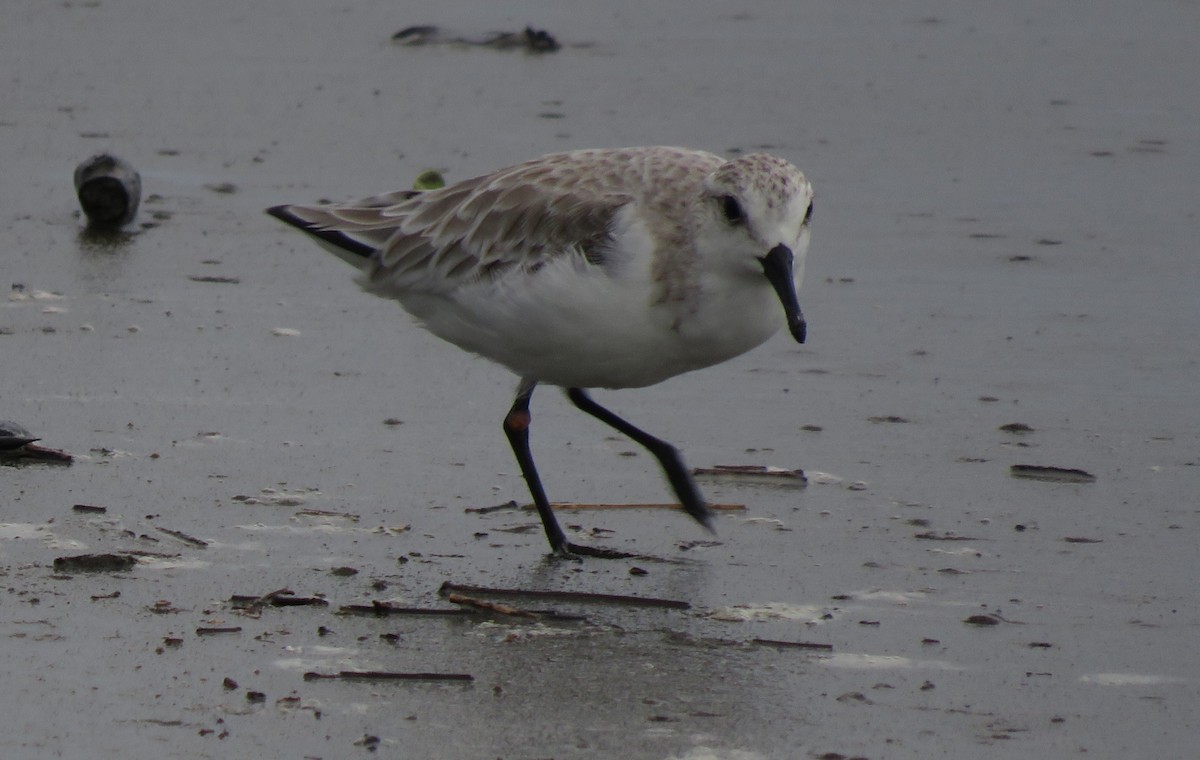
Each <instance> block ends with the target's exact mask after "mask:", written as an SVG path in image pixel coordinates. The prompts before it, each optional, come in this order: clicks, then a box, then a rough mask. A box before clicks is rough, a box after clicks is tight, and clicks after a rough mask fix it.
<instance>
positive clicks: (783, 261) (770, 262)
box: [759, 243, 808, 343]
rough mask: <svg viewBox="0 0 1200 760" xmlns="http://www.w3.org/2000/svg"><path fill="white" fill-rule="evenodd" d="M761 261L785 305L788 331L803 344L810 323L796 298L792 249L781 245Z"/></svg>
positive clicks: (781, 301) (780, 300)
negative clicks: (806, 320)
mask: <svg viewBox="0 0 1200 760" xmlns="http://www.w3.org/2000/svg"><path fill="white" fill-rule="evenodd" d="M759 261H761V262H762V268H763V274H765V275H766V276H767V280H768V281H770V283H771V287H773V288H775V295H777V296H779V302H780V303H782V304H783V313H784V314H785V315H786V316H787V326H788V330H789V331H790V332H791V333H792V337H793V338H795V339H796V342H797V343H803V342H804V339H805V338H807V337H808V323H807V322H805V321H804V314H803V312H801V311H800V301H799V299H797V298H796V281H795V280H794V279H792V249H791V248H788V247H787V246H786V245H783V244H782V243H780V244H779V245H777V246H775V247H774V248H772V249H771V250H770V252H769V253H768V254H767V255H766V256H763V257H762V258H761V259H759Z"/></svg>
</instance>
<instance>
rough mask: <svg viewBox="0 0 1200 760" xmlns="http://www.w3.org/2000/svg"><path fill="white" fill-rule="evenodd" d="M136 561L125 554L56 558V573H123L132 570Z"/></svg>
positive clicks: (80, 555) (78, 555) (79, 555)
mask: <svg viewBox="0 0 1200 760" xmlns="http://www.w3.org/2000/svg"><path fill="white" fill-rule="evenodd" d="M136 564H137V560H136V559H134V558H133V557H130V556H129V555H127V554H77V555H75V556H74V557H56V558H55V559H54V572H56V573H123V572H126V571H128V570H132V569H133V566H134V565H136Z"/></svg>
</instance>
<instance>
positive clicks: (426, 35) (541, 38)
mask: <svg viewBox="0 0 1200 760" xmlns="http://www.w3.org/2000/svg"><path fill="white" fill-rule="evenodd" d="M392 41H393V42H398V43H400V44H402V45H408V46H412V47H416V46H418V45H436V44H447V43H453V44H457V45H474V46H478V47H490V48H495V49H497V50H513V49H516V48H522V49H524V50H526V51H528V52H530V53H553V52H555V51H556V50H558V49H559V48H561V47H562V45H560V44H559V43H558V40H556V39H554V37H553V36H552V35H551V34H550V33H549V32H547V31H546V30H545V29H534V28H533V27H532V26H527V27H525V29H524V30H523V31H520V32H492V33H490V34H486V35H484V36H482V37H476V38H471V37H454V36H450V35H448V34H446V33H445V32H444V31H443V30H442V29H440V28H438V27H436V26H434V25H432V24H418V25H416V26H408V27H405V28H403V29H401V30H400V31H398V32H396V33H395V34H393V35H392Z"/></svg>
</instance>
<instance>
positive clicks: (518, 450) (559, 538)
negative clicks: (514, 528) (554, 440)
mask: <svg viewBox="0 0 1200 760" xmlns="http://www.w3.org/2000/svg"><path fill="white" fill-rule="evenodd" d="M536 385H537V383H535V382H533V381H529V380H525V381H522V382H521V387H520V388H519V389H518V390H517V398H516V399H515V400H514V401H513V405H512V408H511V409H509V410H508V414H507V415H506V416H505V417H504V434H505V435H506V436H508V443H509V445H510V446H512V450H513V454H515V455H516V457H517V464H518V465H520V467H521V474H522V475H524V476H525V483H526V484H527V485H528V486H529V494H530V495H531V496H533V503H534V506H536V507H537V511H538V515H539V516H540V517H541V518H542V527H543V528H545V529H546V540H548V541H549V542H550V548H551V549H552V550H553V551H554V552H555V553H556V554H565V553H566V550H567V536H566V534H565V533H563V529H562V528H561V527H560V526H559V524H558V519H557V518H555V517H554V512H553V511H552V510H551V509H550V501H549V500H548V499H547V498H546V491H545V489H543V488H542V479H541V478H540V477H538V472H537V467H536V466H534V464H533V453H532V452H530V450H529V422H530V414H529V397H530V396H531V395H533V389H534V387H535V386H536Z"/></svg>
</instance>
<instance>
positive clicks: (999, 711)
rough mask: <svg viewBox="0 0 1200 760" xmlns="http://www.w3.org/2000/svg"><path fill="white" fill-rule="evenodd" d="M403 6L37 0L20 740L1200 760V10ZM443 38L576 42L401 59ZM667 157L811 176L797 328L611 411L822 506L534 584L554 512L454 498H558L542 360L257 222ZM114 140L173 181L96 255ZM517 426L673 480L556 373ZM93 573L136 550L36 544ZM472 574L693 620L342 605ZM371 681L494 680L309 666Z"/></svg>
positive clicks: (12, 574)
mask: <svg viewBox="0 0 1200 760" xmlns="http://www.w3.org/2000/svg"><path fill="white" fill-rule="evenodd" d="M412 13H415V11H409V10H406V9H404V8H402V7H400V6H398V5H396V4H395V3H385V2H367V3H355V4H349V5H347V4H341V5H337V6H336V7H333V6H328V4H320V3H303V4H291V5H289V6H288V7H287V9H286V10H285V9H283V8H279V9H275V10H273V11H265V10H257V9H255V8H253V7H248V6H246V4H244V3H234V2H224V1H222V2H209V3H203V4H200V3H193V4H161V3H143V2H133V1H124V0H100V2H67V3H52V4H51V3H43V2H15V3H9V4H8V7H7V8H6V14H5V15H6V21H5V24H3V25H2V26H0V50H2V51H3V54H2V55H3V60H4V73H3V74H2V75H0V76H2V78H3V82H4V109H3V112H2V113H0V146H2V149H3V155H4V156H5V161H4V163H5V181H4V182H3V183H0V257H2V261H3V273H4V278H3V282H2V283H0V284H2V285H3V287H4V289H5V291H6V292H5V293H4V295H5V300H4V301H3V303H0V360H2V366H3V370H4V371H3V372H2V373H0V419H11V420H16V421H18V422H21V423H22V424H24V425H25V426H26V427H28V428H30V429H32V430H33V431H34V432H35V434H37V435H40V436H41V437H42V439H43V441H42V444H43V445H46V446H49V447H52V448H57V449H63V450H66V451H69V452H72V453H73V454H75V455H76V461H75V463H74V465H72V466H70V467H61V466H52V465H30V466H23V467H13V466H4V467H0V493H2V494H3V501H2V513H0V576H2V577H3V584H2V586H3V592H2V593H0V668H3V671H4V674H5V679H4V680H5V687H4V689H2V690H0V729H2V730H0V754H2V755H3V756H4V757H6V758H25V757H28V758H34V757H37V758H41V757H112V758H116V757H121V758H129V757H171V758H208V757H212V758H226V757H264V758H272V757H280V758H298V757H321V758H343V757H356V756H369V755H370V754H371V753H375V754H376V755H378V756H387V757H401V756H403V757H438V758H478V757H503V758H550V757H553V758H573V757H578V758H599V757H626V758H650V759H653V760H667V759H668V758H670V759H680V758H687V759H688V760H702V759H703V760H710V759H715V760H757V759H758V758H792V757H815V758H839V757H846V758H849V757H862V758H871V759H872V760H882V759H883V758H929V757H972V758H987V757H1011V756H1014V754H1015V755H1018V756H1022V757H1088V758H1093V759H1094V758H1126V757H1135V756H1137V757H1163V758H1167V757H1184V756H1188V755H1190V754H1192V753H1194V748H1195V737H1196V736H1197V735H1198V729H1200V726H1198V724H1197V717H1196V716H1197V712H1196V704H1197V700H1198V698H1200V689H1198V685H1200V659H1197V657H1196V656H1195V644H1196V641H1197V637H1198V636H1200V611H1198V610H1200V605H1198V604H1197V602H1198V601H1200V599H1198V597H1200V592H1198V591H1197V588H1196V580H1195V579H1196V578H1197V576H1198V575H1200V572H1198V571H1200V559H1197V556H1198V555H1197V552H1196V546H1197V543H1198V531H1200V505H1198V504H1197V500H1196V493H1197V485H1200V471H1198V469H1197V462H1198V458H1200V432H1198V431H1200V405H1198V404H1197V403H1196V401H1195V394H1196V378H1197V372H1198V366H1197V360H1198V358H1200V298H1197V296H1196V283H1197V282H1200V258H1198V257H1197V256H1196V255H1195V254H1196V250H1195V248H1196V242H1195V241H1196V233H1197V228H1198V224H1197V218H1196V197H1197V194H1196V179H1195V178H1196V176H1197V173H1198V170H1200V149H1198V147H1197V142H1196V129H1195V125H1196V123H1197V122H1198V121H1200V114H1198V113H1197V110H1198V109H1200V85H1198V84H1197V78H1196V76H1195V72H1196V67H1195V63H1196V58H1195V49H1194V39H1193V37H1194V30H1195V29H1196V28H1198V27H1200V9H1197V8H1196V7H1195V6H1194V5H1190V4H1186V3H1177V2H1150V3H1141V4H1138V5H1137V6H1136V7H1134V6H1132V5H1130V4H1127V3H1119V2H1101V3H1092V4H1089V5H1087V6H1086V7H1085V6H1077V5H1071V4H1061V3H1059V4H1049V5H1047V4H1045V3H1040V2H1017V3H1004V4H994V3H981V2H975V3H967V4H959V5H955V6H953V7H951V6H947V5H945V4H943V3H931V2H900V3H889V4H883V5H879V4H876V5H861V4H847V3H836V4H822V3H793V2H780V3H763V4H759V5H756V6H754V7H751V8H747V9H745V10H734V9H732V8H731V7H730V6H729V5H728V4H727V3H659V4H650V5H647V4H644V3H621V4H615V5H614V4H591V5H589V6H587V7H583V6H572V7H569V8H568V7H559V6H549V5H547V6H541V7H538V8H536V9H534V10H530V11H529V13H530V15H529V16H524V15H514V13H513V11H512V10H511V9H509V8H507V7H502V6H500V5H498V4H494V3H482V2H474V3H472V2H458V3H453V2H452V3H444V4H441V5H439V6H438V7H437V9H436V10H433V11H430V12H429V14H430V15H426V16H413V15H410V14H412ZM413 24H437V25H440V26H441V27H442V28H443V29H444V30H446V31H447V32H448V33H449V34H450V35H451V36H462V37H467V38H472V39H478V38H481V37H484V36H485V35H487V33H488V32H491V31H493V30H506V31H520V30H521V29H523V28H524V26H525V25H526V24H532V25H534V26H536V27H539V28H544V29H546V30H548V31H549V32H550V33H551V34H553V35H554V36H555V37H556V38H557V39H558V40H559V41H560V42H561V43H562V45H563V47H562V49H561V50H559V51H558V52H556V53H553V54H548V55H541V56H538V55H530V54H526V53H524V52H521V51H519V50H518V51H503V50H496V49H493V48H489V47H476V46H467V45H456V44H433V45H426V46H421V47H406V46H401V45H397V44H395V43H393V42H391V41H390V36H391V34H392V33H393V32H395V31H397V30H399V29H401V28H403V27H406V26H410V25H413ZM654 143H666V144H682V145H689V146H694V147H701V148H707V149H711V150H715V151H719V152H725V153H729V152H732V151H739V150H741V151H747V150H753V149H759V148H766V149H769V150H771V151H773V152H776V153H778V154H780V155H782V156H785V157H786V158H788V159H789V160H791V161H793V162H794V163H796V164H797V165H798V166H800V167H801V168H802V169H803V170H804V171H805V172H806V173H807V174H808V175H809V178H810V179H811V180H812V182H813V183H814V185H815V187H816V191H817V211H816V217H815V221H814V223H815V227H814V235H813V245H812V248H811V251H810V257H809V265H808V269H807V277H808V280H807V282H806V283H805V286H804V288H803V291H802V293H801V303H802V304H803V306H804V309H805V313H806V315H807V316H808V319H809V324H810V333H809V335H810V337H809V343H808V344H806V345H805V346H803V347H797V346H796V345H795V344H793V343H791V342H790V341H789V339H788V338H787V336H785V335H780V336H778V337H777V338H775V339H774V340H772V341H771V342H769V343H768V344H767V345H765V346H763V347H761V348H759V349H757V350H756V351H754V352H752V353H750V354H748V355H746V356H744V357H741V358H739V359H738V360H735V361H732V362H729V363H728V364H725V365H723V366H720V367H716V368H713V369H710V370H706V371H703V372H699V373H695V374H692V375H688V376H684V377H680V378H677V379H674V380H672V381H669V382H666V383H663V384H662V385H660V386H657V387H654V388H649V389H644V390H639V391H625V392H616V393H601V394H598V395H597V397H598V398H599V399H600V400H601V401H602V402H604V403H608V404H610V405H611V406H612V407H613V408H614V409H615V410H617V411H619V412H620V413H623V414H624V415H626V416H627V417H628V418H630V419H631V420H633V421H635V422H637V423H638V424H641V425H642V426H644V427H646V428H647V429H649V430H651V431H653V432H655V433H656V434H659V435H661V436H663V437H665V438H667V439H668V440H671V441H674V442H676V443H677V444H679V445H680V447H681V448H682V449H683V451H684V452H685V455H686V457H687V458H688V460H689V461H690V463H691V464H692V465H695V466H702V467H708V466H712V465H716V464H758V465H771V466H778V467H785V468H796V467H799V468H804V469H805V470H806V471H807V472H808V474H809V477H810V484H809V485H808V487H807V488H786V487H769V486H762V485H759V484H755V483H751V482H745V481H737V480H705V481H703V482H702V486H703V487H704V488H705V490H706V492H707V493H708V495H709V497H710V498H711V499H712V500H713V501H715V502H721V503H732V504H744V505H745V506H746V509H745V510H744V511H730V512H723V513H721V516H720V518H719V521H718V522H719V533H718V536H717V538H716V539H715V543H713V541H714V539H713V538H712V537H711V536H708V535H706V534H704V533H703V532H702V531H701V530H700V529H699V528H698V527H697V526H695V525H694V524H693V523H691V522H690V521H689V520H688V519H686V518H685V517H683V516H682V515H680V514H676V513H672V512H668V511H665V510H655V509H644V510H632V511H599V510H588V511H580V512H575V513H567V514H564V521H565V522H566V523H567V524H568V525H570V526H572V527H571V530H572V533H573V534H574V537H575V540H577V541H581V542H595V543H597V544H603V545H606V546H611V547H614V548H618V549H622V550H626V551H631V552H636V553H639V554H642V555H645V556H644V557H643V558H639V559H636V560H628V561H596V560H589V561H587V562H584V563H581V564H575V563H564V562H555V561H550V560H547V559H546V558H545V557H544V553H545V547H544V540H543V538H542V537H541V535H540V528H539V527H538V526H537V521H536V518H535V517H534V516H533V515H532V514H530V513H528V512H521V511H517V510H501V511H496V512H490V513H482V514H481V513H475V512H468V511H467V509H468V508H473V507H482V506H491V505H497V504H502V503H505V502H508V501H509V500H517V501H518V502H523V501H525V500H526V498H527V496H526V491H525V486H524V483H523V481H522V480H521V478H520V476H519V474H518V473H517V471H516V467H515V465H514V464H513V463H512V461H511V454H510V452H509V451H508V449H507V446H506V445H505V442H504V439H503V436H502V434H501V431H500V419H501V417H502V415H503V414H504V412H505V410H506V409H507V406H508V404H509V403H510V400H511V393H512V390H513V387H514V381H513V379H512V378H511V377H509V376H508V375H507V374H506V373H505V372H504V371H503V370H501V369H498V368H495V367H492V366H489V365H487V364H486V363H484V362H482V361H479V360H476V359H473V358H472V357H470V356H466V355H464V354H462V353H460V352H459V351H457V349H454V348H453V347H451V346H447V345H445V344H442V343H440V342H439V341H437V340H436V339H435V338H432V337H431V336H428V335H426V334H425V333H423V332H422V331H421V330H420V328H418V327H416V326H415V325H413V324H412V323H411V322H410V321H409V320H408V319H407V318H406V317H405V316H404V315H403V313H402V312H401V311H400V310H399V308H398V307H397V306H396V305H395V304H391V303H386V302H383V301H378V300H375V299H372V298H370V297H368V296H366V295H363V294H361V293H360V292H358V290H357V288H356V286H355V285H354V284H353V283H352V281H351V277H350V274H351V272H350V271H349V269H348V268H347V267H346V266H345V265H344V264H342V263H341V262H339V261H337V260H336V259H334V258H333V257H330V256H328V255H326V254H324V253H323V252H321V251H320V250H319V249H318V248H316V247H315V246H313V245H311V244H310V243H309V242H307V241H305V240H303V239H302V238H301V237H300V236H298V235H297V234H295V233H293V232H290V231H288V230H286V229H284V228H283V227H282V226H281V225H279V224H278V223H276V222H275V221H274V220H271V219H269V218H268V217H266V216H264V215H263V214H262V213H261V209H262V208H263V207H265V206H268V205H272V204H275V203H281V202H288V201H310V200H316V199H320V198H329V199H343V198H350V197H354V196H361V195H365V194H370V193H374V192H382V191H387V190H393V189H397V188H400V187H405V186H408V185H409V184H410V183H411V182H412V180H413V179H414V178H415V177H416V176H417V175H418V174H419V173H420V172H421V171H423V170H425V169H429V168H436V169H439V170H441V171H442V172H444V173H445V175H446V176H447V177H448V178H449V179H451V180H453V179H456V178H462V177H467V176H470V175H472V174H475V173H478V172H482V171H487V170H490V169H493V168H497V167H500V166H503V165H505V164H508V163H511V162H515V161H518V160H521V159H524V158H528V157H530V156H534V155H538V154H541V153H546V152H550V151H554V150H560V149H566V148H577V147H594V146H617V145H638V144H654ZM101 150H107V151H111V152H113V153H116V154H117V155H120V156H122V157H124V158H126V159H127V160H129V161H130V162H131V163H132V164H133V165H134V166H136V167H137V168H138V169H139V170H140V171H141V174H142V180H143V187H144V202H143V207H142V209H141V212H140V214H139V216H138V219H137V220H136V221H135V222H134V224H133V225H131V226H130V227H129V228H128V230H127V232H128V234H126V235H123V236H118V237H114V238H97V237H95V236H90V235H87V234H84V233H83V224H82V221H81V219H80V218H79V215H78V213H77V211H76V209H77V206H76V202H75V199H74V193H73V188H72V186H71V171H72V169H73V168H74V166H75V165H76V164H77V163H79V162H80V161H82V160H83V159H85V158H87V157H88V156H89V155H91V154H92V153H95V152H97V151H101ZM534 415H535V422H534V434H533V435H534V438H533V440H534V446H535V453H536V456H537V459H538V462H539V464H540V466H541V467H542V469H543V473H544V475H545V479H546V484H547V487H548V489H549V491H550V493H551V497H552V498H553V499H555V500H559V501H574V502H597V503H599V502H604V503H612V502H616V503H637V502H659V501H665V500H666V489H665V486H664V484H663V483H662V482H661V477H660V475H659V473H658V472H657V469H656V467H655V466H654V463H653V461H652V460H651V459H650V458H649V457H648V456H647V455H646V454H645V453H644V452H641V451H635V446H634V445H633V444H631V443H629V442H627V441H623V440H618V439H614V438H612V437H611V436H610V435H609V432H610V431H608V430H607V429H605V428H603V427H601V426H599V425H598V424H596V423H595V422H594V421H593V420H590V419H588V418H586V417H584V416H583V415H581V414H579V413H578V412H576V411H575V410H573V409H572V408H570V406H569V404H567V403H565V401H564V399H563V398H562V397H561V396H560V394H558V393H556V392H555V391H554V389H551V388H546V389H541V390H540V391H539V392H538V394H536V396H535V399H534ZM1014 465H1032V466H1035V467H1050V468H1063V469H1070V470H1081V471H1084V472H1086V473H1087V474H1089V475H1091V476H1092V478H1093V479H1092V482H1079V478H1078V477H1076V478H1075V479H1070V478H1068V479H1066V480H1063V479H1062V478H1061V477H1060V479H1059V480H1045V479H1031V478H1028V477H1015V476H1014V474H1013V472H1014V471H1013V470H1012V467H1013V466H1014ZM1017 473H1018V474H1022V473H1021V471H1019V470H1018V471H1017ZM1032 474H1035V475H1037V474H1039V472H1038V471H1034V472H1033V473H1032ZM1042 474H1044V473H1042ZM1053 474H1054V473H1051V475H1053ZM79 504H82V505H89V506H93V507H103V508H104V510H105V511H103V512H99V511H79V510H76V509H74V508H73V507H74V505H79ZM100 553H111V554H114V555H116V556H117V557H134V558H136V565H134V566H133V567H132V568H131V569H121V568H120V567H114V568H110V569H109V570H108V571H101V572H80V571H79V568H73V567H70V566H64V565H63V564H62V563H60V564H59V565H58V566H57V567H56V565H55V560H56V559H59V558H63V557H72V556H76V555H80V554H100ZM635 568H636V569H635ZM447 581H448V582H451V583H456V584H462V585H469V586H486V587H490V588H508V589H522V590H536V591H563V592H570V593H574V594H583V593H592V594H595V593H605V594H621V595H629V596H637V597H646V598H657V599H666V600H674V601H678V602H682V603H686V605H687V606H686V608H684V607H680V606H647V605H633V604H616V603H600V602H598V601H595V600H594V599H589V598H584V597H575V598H571V597H555V598H549V599H547V598H534V597H503V598H499V597H494V596H493V597H486V595H482V594H478V593H471V594H468V595H470V596H476V597H480V598H484V597H486V598H490V599H491V600H492V601H495V602H503V603H505V604H508V605H511V606H512V607H515V608H517V609H519V610H523V611H530V610H532V611H537V612H540V613H541V615H540V617H537V618H532V617H526V616H514V615H505V614H501V613H499V612H495V611H492V612H486V611H475V612H469V613H468V614H458V615H444V616H428V615H416V614H409V615H364V614H349V613H348V611H347V610H346V609H344V608H347V607H350V606H352V605H360V606H370V605H375V604H377V603H386V604H389V605H393V606H407V607H416V608H422V609H430V610H435V609H436V610H457V609H459V606H458V605H455V604H453V603H451V602H450V601H449V600H448V599H447V598H445V597H443V596H440V595H439V593H438V590H439V588H440V587H441V585H442V584H443V583H444V582H447ZM281 589H288V590H290V591H291V592H293V596H294V597H302V598H311V599H315V600H321V601H325V602H327V604H326V605H320V604H318V603H314V604H310V605H306V606H286V607H279V606H274V604H273V602H274V601H275V600H277V599H279V598H280V597H281V595H280V594H272V592H278V591H279V590H281ZM238 596H244V597H250V598H251V599H258V603H250V604H248V605H247V604H246V603H244V602H243V603H241V604H239V603H237V602H236V601H235V599H234V597H238ZM283 596H286V595H283ZM770 642H784V643H783V644H780V643H770ZM788 644H791V646H789V645H788ZM795 644H812V645H819V646H816V647H812V646H794V645H795ZM343 671H371V672H390V673H439V674H451V675H464V676H471V677H472V678H473V680H471V681H462V680H458V681H442V682H434V681H418V682H410V681H397V680H386V679H381V678H376V679H371V680H356V679H320V678H318V679H314V678H313V677H311V676H310V677H309V678H308V679H307V680H306V679H305V674H306V673H315V674H320V675H333V674H339V673H342V672H343Z"/></svg>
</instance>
